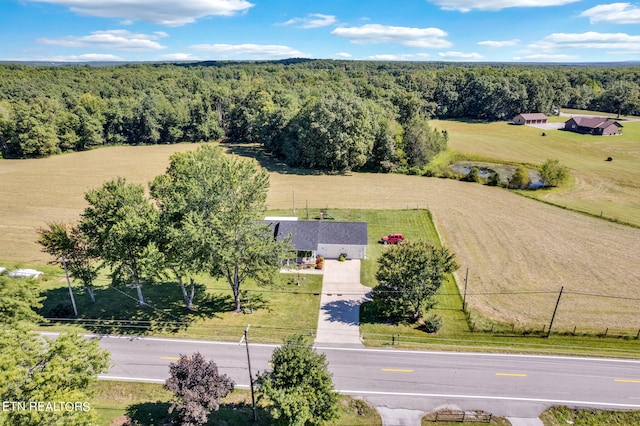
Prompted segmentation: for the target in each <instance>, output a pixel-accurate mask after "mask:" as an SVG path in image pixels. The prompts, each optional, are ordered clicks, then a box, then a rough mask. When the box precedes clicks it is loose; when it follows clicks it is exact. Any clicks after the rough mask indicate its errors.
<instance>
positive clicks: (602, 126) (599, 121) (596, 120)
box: [564, 117, 622, 136]
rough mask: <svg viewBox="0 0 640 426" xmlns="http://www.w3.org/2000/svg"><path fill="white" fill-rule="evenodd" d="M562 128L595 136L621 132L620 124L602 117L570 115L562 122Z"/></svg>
mask: <svg viewBox="0 0 640 426" xmlns="http://www.w3.org/2000/svg"><path fill="white" fill-rule="evenodd" d="M564 129H565V130H569V131H571V132H576V133H585V134H589V135H597V136H611V135H619V134H622V124H620V123H618V122H617V121H614V120H611V119H609V118H604V117H571V118H570V119H569V120H568V121H567V122H565V123H564Z"/></svg>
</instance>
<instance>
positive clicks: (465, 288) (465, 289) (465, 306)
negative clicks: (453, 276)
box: [462, 268, 469, 312]
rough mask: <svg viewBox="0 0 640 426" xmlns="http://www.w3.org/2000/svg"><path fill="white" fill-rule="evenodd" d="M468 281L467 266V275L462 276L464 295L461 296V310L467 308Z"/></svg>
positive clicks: (463, 310)
mask: <svg viewBox="0 0 640 426" xmlns="http://www.w3.org/2000/svg"><path fill="white" fill-rule="evenodd" d="M468 283H469V268H467V275H466V276H465V277H464V295H463V296H462V312H465V311H466V310H467V284H468Z"/></svg>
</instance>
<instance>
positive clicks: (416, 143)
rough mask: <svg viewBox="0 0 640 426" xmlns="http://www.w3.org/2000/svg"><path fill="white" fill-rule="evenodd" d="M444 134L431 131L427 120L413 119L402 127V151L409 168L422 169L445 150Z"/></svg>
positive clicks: (445, 136)
mask: <svg viewBox="0 0 640 426" xmlns="http://www.w3.org/2000/svg"><path fill="white" fill-rule="evenodd" d="M447 139H448V136H447V134H446V133H442V132H439V131H438V130H437V129H432V128H431V127H430V126H429V123H428V122H427V120H425V119H423V118H419V117H418V118H414V119H412V120H410V121H409V122H408V123H407V124H406V125H405V126H404V136H403V138H402V150H403V151H404V153H405V155H406V159H407V163H408V164H409V166H410V167H423V166H426V165H427V164H429V162H430V161H431V160H432V159H433V157H435V156H436V155H438V153H440V152H441V151H444V150H445V149H447V142H448V140H447Z"/></svg>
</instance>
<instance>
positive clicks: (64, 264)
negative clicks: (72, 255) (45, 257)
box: [62, 254, 78, 318]
mask: <svg viewBox="0 0 640 426" xmlns="http://www.w3.org/2000/svg"><path fill="white" fill-rule="evenodd" d="M62 266H64V275H65V276H66V277H67V287H69V295H70V296H71V304H72V305H73V313H74V314H75V316H76V318H77V317H78V308H76V299H75V297H73V290H72V289H71V281H70V280H69V271H67V261H66V260H65V259H64V254H63V255H62Z"/></svg>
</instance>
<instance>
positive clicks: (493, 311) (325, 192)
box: [0, 128, 640, 332]
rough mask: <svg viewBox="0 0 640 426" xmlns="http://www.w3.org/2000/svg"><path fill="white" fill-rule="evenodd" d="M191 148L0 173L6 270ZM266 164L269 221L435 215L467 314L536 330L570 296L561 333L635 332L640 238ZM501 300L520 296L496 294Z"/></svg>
mask: <svg viewBox="0 0 640 426" xmlns="http://www.w3.org/2000/svg"><path fill="white" fill-rule="evenodd" d="M518 129H521V128H518ZM525 130H527V129H525ZM534 130H535V129H534ZM450 133H453V131H451V132H450ZM616 139H617V138H616ZM194 147H195V146H193V145H177V146H152V147H133V148H127V147H118V148H109V149H103V150H96V151H90V152H85V153H80V154H72V155H64V156H59V157H52V158H49V159H44V160H30V161H11V162H9V161H6V160H4V161H0V173H1V174H2V175H3V179H2V180H1V181H0V193H1V194H2V196H3V197H4V198H5V201H7V203H3V207H2V212H1V213H2V219H1V221H0V225H1V226H2V228H3V229H4V230H5V232H3V233H2V234H1V235H0V259H4V260H9V261H11V260H13V261H25V262H43V261H45V260H46V257H45V256H44V255H43V254H41V253H40V252H39V249H38V247H37V245H36V244H35V243H33V241H34V239H35V235H36V234H35V228H36V227H38V226H42V225H44V224H45V223H46V222H47V221H51V220H73V219H75V218H77V215H78V214H79V213H80V212H81V210H82V208H83V206H84V201H83V199H82V195H83V193H84V191H86V189H88V188H89V187H94V186H98V185H100V184H101V183H102V182H103V181H104V180H105V179H107V178H110V177H114V176H126V177H128V178H130V179H131V180H134V181H139V182H143V181H146V180H149V179H151V178H152V177H153V176H155V175H156V174H158V173H161V172H162V170H163V168H164V167H166V165H167V161H168V158H167V156H168V155H169V153H170V152H171V151H172V150H184V149H192V148H194ZM511 152H514V151H513V150H511ZM544 153H545V152H543V154H544ZM505 155H506V154H505ZM567 155H569V154H568V153H567ZM549 156H551V155H549ZM542 157H547V155H542ZM552 157H557V156H552ZM567 158H568V157H567ZM543 160H544V159H543ZM560 160H561V161H563V162H564V159H563V158H560ZM603 163H604V161H603ZM614 163H615V161H614ZM264 164H265V166H266V167H267V168H268V169H269V170H270V171H272V174H271V190H270V193H269V198H268V202H269V206H270V207H271V208H274V209H276V208H277V209H288V208H290V207H291V206H292V201H293V198H294V197H293V195H294V191H295V200H296V208H297V209H299V210H300V211H302V209H304V207H305V206H306V203H307V202H308V204H309V206H311V207H316V208H323V207H328V208H329V209H332V208H347V209H404V208H411V209H413V208H428V209H429V210H431V212H432V214H433V217H434V221H435V223H436V225H437V227H438V231H439V233H440V235H441V238H442V240H443V243H444V244H445V245H447V246H448V247H450V248H451V249H452V250H453V251H454V252H455V253H456V256H457V258H458V261H459V263H460V265H461V269H460V271H459V272H458V283H462V282H463V278H464V273H465V271H466V268H469V287H468V295H467V303H468V306H469V308H470V309H471V310H474V311H477V312H479V313H481V314H484V315H487V316H490V317H492V318H495V319H497V320H500V321H504V322H506V323H514V324H515V325H530V326H532V327H540V328H541V327H542V325H543V324H548V322H549V318H550V316H551V313H552V312H553V308H554V305H555V301H556V299H557V296H558V292H559V290H560V287H562V286H564V291H565V296H563V299H562V302H561V304H560V307H559V309H558V316H557V318H556V323H555V325H554V328H555V329H557V330H573V328H574V326H577V327H578V332H580V331H581V330H584V331H587V329H589V330H590V331H600V332H603V331H604V329H605V328H607V327H608V328H609V329H611V330H613V329H617V328H620V329H627V330H628V329H638V328H640V324H639V323H638V321H639V320H638V315H637V304H638V299H639V297H638V296H637V285H638V283H640V257H639V256H638V253H640V229H636V228H630V227H626V226H622V225H618V224H615V223H610V222H606V221H602V220H599V219H596V218H592V217H588V216H584V215H581V214H577V213H573V212H570V211H567V210H563V209H559V208H557V207H554V206H550V205H546V204H542V203H539V202H536V201H534V200H531V199H528V198H525V197H521V196H518V195H516V194H513V193H511V192H509V191H506V190H503V189H500V188H492V187H486V186H481V185H478V184H471V183H465V182H457V181H451V180H444V179H436V178H424V177H418V176H401V175H380V174H366V173H358V174H355V173H354V174H353V175H347V176H339V175H333V176H331V175H313V174H295V173H293V172H294V171H292V170H289V169H286V168H284V167H282V166H281V165H278V164H276V163H274V162H265V163H264ZM89 165H91V166H89ZM34 166H35V167H34ZM627 172H628V173H630V176H632V175H633V173H632V171H627ZM634 182H636V183H637V182H640V179H636V180H635V181H634ZM24 194H29V197H25V196H24ZM299 214H300V213H299ZM504 292H511V293H514V294H509V295H495V294H493V293H504ZM576 293H581V295H579V294H576ZM609 297H616V298H609Z"/></svg>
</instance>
